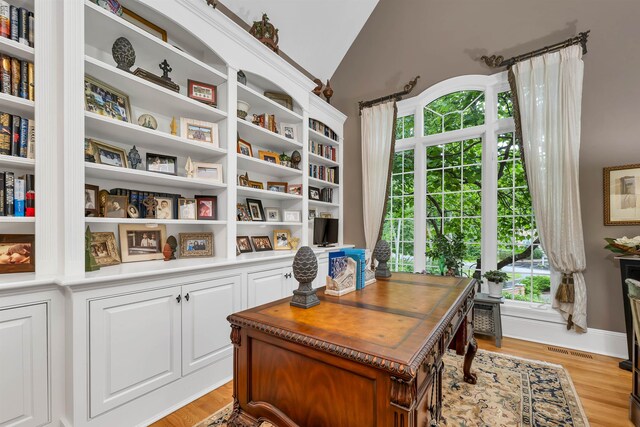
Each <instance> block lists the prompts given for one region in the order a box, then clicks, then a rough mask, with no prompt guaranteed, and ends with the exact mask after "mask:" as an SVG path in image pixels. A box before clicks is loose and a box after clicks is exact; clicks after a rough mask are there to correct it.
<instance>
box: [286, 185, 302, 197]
mask: <svg viewBox="0 0 640 427" xmlns="http://www.w3.org/2000/svg"><path fill="white" fill-rule="evenodd" d="M289 194H295V195H296V196H302V184H291V185H290V186H289Z"/></svg>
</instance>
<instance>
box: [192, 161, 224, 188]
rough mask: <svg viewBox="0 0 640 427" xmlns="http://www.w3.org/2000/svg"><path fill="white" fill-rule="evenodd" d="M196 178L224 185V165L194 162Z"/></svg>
mask: <svg viewBox="0 0 640 427" xmlns="http://www.w3.org/2000/svg"><path fill="white" fill-rule="evenodd" d="M193 167H194V174H193V175H194V178H198V179H206V180H207V181H212V182H219V183H222V165H221V164H220V163H201V162H193Z"/></svg>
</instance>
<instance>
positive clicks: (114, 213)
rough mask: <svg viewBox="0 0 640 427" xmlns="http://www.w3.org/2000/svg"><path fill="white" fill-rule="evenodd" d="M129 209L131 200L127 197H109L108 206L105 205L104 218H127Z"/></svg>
mask: <svg viewBox="0 0 640 427" xmlns="http://www.w3.org/2000/svg"><path fill="white" fill-rule="evenodd" d="M128 207H129V198H128V197H127V196H114V195H112V194H109V195H108V196H107V204H106V205H105V210H104V216H105V217H107V218H126V217H127V210H126V209H127V208H128Z"/></svg>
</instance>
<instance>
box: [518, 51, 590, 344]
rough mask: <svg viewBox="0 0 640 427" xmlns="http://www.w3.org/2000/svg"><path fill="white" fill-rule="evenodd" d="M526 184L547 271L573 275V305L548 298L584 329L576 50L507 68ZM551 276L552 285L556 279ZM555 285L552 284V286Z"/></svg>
mask: <svg viewBox="0 0 640 427" xmlns="http://www.w3.org/2000/svg"><path fill="white" fill-rule="evenodd" d="M513 72H514V76H515V79H516V87H517V93H518V104H519V108H520V119H521V125H522V143H523V146H524V155H525V164H526V172H527V180H528V183H529V189H530V191H531V198H532V200H533V209H534V212H535V219H536V223H537V226H538V231H539V233H540V240H541V243H542V247H543V248H544V250H545V252H546V254H547V256H548V257H549V262H550V264H551V267H552V268H553V269H554V270H556V271H558V272H561V273H569V274H570V273H573V282H574V298H573V303H570V302H560V301H558V300H557V299H554V302H553V307H555V308H558V309H559V310H560V311H561V312H562V314H563V316H564V317H565V319H567V321H568V326H569V327H570V326H573V327H575V329H576V330H577V331H583V332H586V330H587V290H586V284H585V281H584V276H583V274H582V271H583V270H584V269H585V267H586V262H585V254H584V241H583V237H582V216H581V213H580V191H579V182H578V165H579V152H580V114H581V102H582V76H583V62H582V50H581V47H580V46H578V45H575V46H570V47H567V48H564V49H562V50H560V51H558V52H554V53H548V54H545V55H543V56H538V57H535V58H532V59H530V60H526V61H522V62H519V63H517V64H516V65H514V66H513ZM555 276H556V281H557V280H558V279H557V276H559V275H555ZM555 285H557V283H555Z"/></svg>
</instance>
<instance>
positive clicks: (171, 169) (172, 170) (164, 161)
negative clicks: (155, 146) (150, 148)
mask: <svg viewBox="0 0 640 427" xmlns="http://www.w3.org/2000/svg"><path fill="white" fill-rule="evenodd" d="M147 171H149V172H156V173H163V174H165V175H178V158H177V157H173V156H165V155H164V154H153V153H147Z"/></svg>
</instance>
